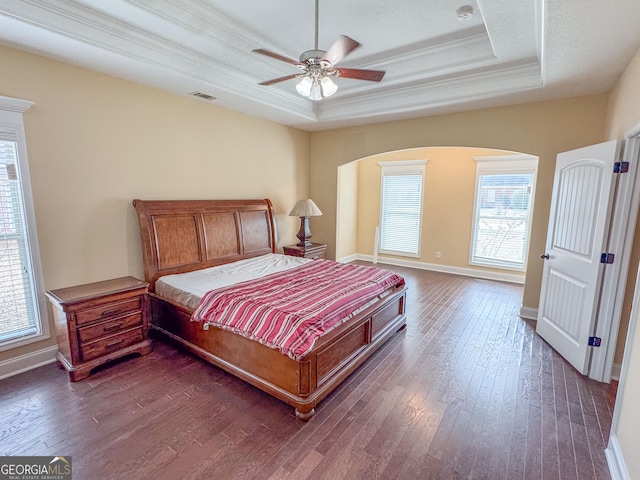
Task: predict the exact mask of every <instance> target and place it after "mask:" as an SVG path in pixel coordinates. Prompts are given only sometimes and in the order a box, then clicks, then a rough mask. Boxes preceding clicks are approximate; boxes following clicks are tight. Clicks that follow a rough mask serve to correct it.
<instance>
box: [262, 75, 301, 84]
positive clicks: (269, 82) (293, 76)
mask: <svg viewBox="0 0 640 480" xmlns="http://www.w3.org/2000/svg"><path fill="white" fill-rule="evenodd" d="M298 75H299V73H295V74H293V75H287V76H286V77H280V78H274V79H273V80H267V81H266V82H260V83H259V84H258V85H273V84H274V83H278V82H284V81H285V80H291V79H292V78H296V77H297V76H298Z"/></svg>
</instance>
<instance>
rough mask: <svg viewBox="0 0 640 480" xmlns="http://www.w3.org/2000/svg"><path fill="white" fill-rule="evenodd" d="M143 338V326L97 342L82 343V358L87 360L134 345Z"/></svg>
mask: <svg viewBox="0 0 640 480" xmlns="http://www.w3.org/2000/svg"><path fill="white" fill-rule="evenodd" d="M143 340H144V332H143V330H142V328H135V329H133V330H127V331H126V332H122V333H119V334H117V335H111V336H109V337H106V338H103V339H101V340H98V341H95V342H91V343H87V344H84V345H81V346H80V350H81V351H82V358H83V359H84V361H87V360H91V359H92V358H97V357H101V356H103V355H107V354H108V353H111V352H115V351H117V350H120V349H122V348H125V347H128V346H129V345H134V344H136V343H138V342H142V341H143Z"/></svg>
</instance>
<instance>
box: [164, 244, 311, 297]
mask: <svg viewBox="0 0 640 480" xmlns="http://www.w3.org/2000/svg"><path fill="white" fill-rule="evenodd" d="M312 261H313V260H310V259H308V258H300V257H292V256H289V255H280V254H278V253H269V254H267V255H261V256H259V257H254V258H249V259H247V260H240V261H239V262H233V263H228V264H226V265H220V266H218V267H211V268H205V269H203V270H196V271H193V272H188V273H180V274H177V275H165V276H164V277H161V278H159V279H158V280H157V281H156V294H158V295H160V296H162V297H165V298H169V299H171V300H173V301H174V302H178V303H179V304H181V305H185V306H186V307H189V308H191V309H195V308H196V307H197V306H198V303H200V299H201V298H202V297H203V296H204V294H205V293H207V292H209V291H211V290H215V289H216V288H222V287H226V286H229V285H233V284H234V283H240V282H245V281H247V280H253V279H255V278H261V277H264V276H265V275H269V274H271V273H276V272H282V271H284V270H289V269H290V268H294V267H298V266H300V265H303V264H305V263H308V262H312Z"/></svg>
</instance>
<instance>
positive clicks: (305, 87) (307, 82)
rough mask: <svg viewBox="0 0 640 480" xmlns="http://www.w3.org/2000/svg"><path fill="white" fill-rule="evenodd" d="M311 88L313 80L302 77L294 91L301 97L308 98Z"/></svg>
mask: <svg viewBox="0 0 640 480" xmlns="http://www.w3.org/2000/svg"><path fill="white" fill-rule="evenodd" d="M312 86H313V80H311V78H309V77H307V76H305V77H302V80H300V82H299V83H298V84H297V85H296V90H297V91H298V93H299V94H300V95H302V96H303V97H308V96H309V95H310V94H311V87H312Z"/></svg>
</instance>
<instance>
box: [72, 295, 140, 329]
mask: <svg viewBox="0 0 640 480" xmlns="http://www.w3.org/2000/svg"><path fill="white" fill-rule="evenodd" d="M141 307H142V301H141V298H140V297H135V298H131V299H128V300H125V301H122V302H113V303H105V304H104V305H100V306H98V307H95V308H90V309H87V310H82V311H80V312H78V313H77V314H76V323H77V324H78V325H82V324H84V323H89V322H94V321H96V320H107V319H109V318H112V317H115V316H118V315H123V314H125V313H128V312H133V311H136V310H140V309H141Z"/></svg>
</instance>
